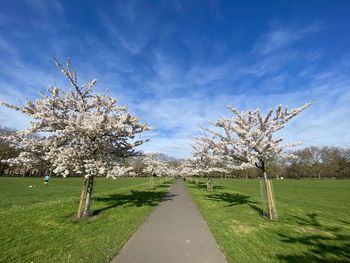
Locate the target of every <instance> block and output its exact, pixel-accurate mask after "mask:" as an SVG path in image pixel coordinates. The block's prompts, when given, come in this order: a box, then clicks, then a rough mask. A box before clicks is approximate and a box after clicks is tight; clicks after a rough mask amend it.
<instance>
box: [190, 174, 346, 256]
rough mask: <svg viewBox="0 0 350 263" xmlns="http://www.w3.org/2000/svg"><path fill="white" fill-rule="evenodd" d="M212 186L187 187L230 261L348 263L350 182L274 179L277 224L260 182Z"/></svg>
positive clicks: (231, 181)
mask: <svg viewBox="0 0 350 263" xmlns="http://www.w3.org/2000/svg"><path fill="white" fill-rule="evenodd" d="M213 181H214V188H215V186H216V188H215V189H214V191H213V192H207V191H206V188H205V187H206V186H205V182H204V181H202V182H201V184H200V186H199V187H198V186H197V185H195V184H194V183H187V186H188V189H189V190H190V192H191V194H192V197H193V200H194V201H195V203H196V205H197V206H198V208H199V209H200V212H201V214H202V215H203V217H204V219H205V221H206V222H207V224H208V226H209V228H210V230H211V231H212V233H213V235H214V237H215V239H216V240H217V242H218V244H219V246H220V248H221V250H222V251H223V252H224V253H225V255H226V258H227V260H228V262H232V263H233V262H240V263H241V262H350V180H344V181H338V180H300V181H298V180H278V181H277V180H274V181H273V185H274V190H275V196H276V202H277V210H278V213H279V219H278V221H276V222H269V221H268V220H266V219H265V218H263V217H262V216H261V198H260V186H259V180H253V179H252V180H249V179H248V180H235V179H217V180H213Z"/></svg>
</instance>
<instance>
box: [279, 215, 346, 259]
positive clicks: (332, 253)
mask: <svg viewBox="0 0 350 263" xmlns="http://www.w3.org/2000/svg"><path fill="white" fill-rule="evenodd" d="M294 218H295V219H296V221H297V222H296V223H297V224H298V225H300V226H302V227H303V229H304V231H303V233H302V234H299V235H295V234H294V236H290V235H288V236H287V235H284V234H280V233H279V234H278V236H279V237H280V239H281V241H282V242H284V243H286V244H300V245H303V246H304V247H306V248H307V251H305V252H303V253H302V254H299V255H294V254H291V255H278V258H279V260H281V261H282V262H350V236H349V235H347V234H344V233H342V228H340V227H333V226H326V225H322V224H321V223H320V222H319V221H318V219H317V214H315V213H312V214H307V217H306V218H302V217H297V216H295V217H294ZM307 232H309V233H307Z"/></svg>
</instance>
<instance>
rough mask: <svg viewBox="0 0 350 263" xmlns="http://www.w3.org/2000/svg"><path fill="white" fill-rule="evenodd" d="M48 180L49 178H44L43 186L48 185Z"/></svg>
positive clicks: (46, 176)
mask: <svg viewBox="0 0 350 263" xmlns="http://www.w3.org/2000/svg"><path fill="white" fill-rule="evenodd" d="M49 179H50V176H48V175H45V177H44V185H48V183H49Z"/></svg>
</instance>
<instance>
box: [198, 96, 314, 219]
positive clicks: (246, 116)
mask: <svg viewBox="0 0 350 263" xmlns="http://www.w3.org/2000/svg"><path fill="white" fill-rule="evenodd" d="M310 105H311V103H306V104H304V105H303V106H301V107H299V108H296V109H293V110H289V109H288V106H286V107H283V106H282V105H280V106H278V107H277V108H276V109H274V108H272V109H270V110H269V111H268V113H267V114H266V115H263V114H262V113H261V112H260V110H259V109H256V110H254V111H252V110H248V111H238V110H237V109H235V108H233V107H231V106H229V107H228V108H229V109H230V110H231V112H232V113H233V117H232V118H219V119H218V121H216V122H215V123H212V126H213V128H211V129H208V128H203V129H204V131H205V132H207V134H208V135H207V136H200V137H196V138H195V140H196V141H197V146H198V147H197V149H196V151H195V155H200V154H202V155H203V156H204V157H201V158H206V159H207V162H209V163H216V162H218V161H219V160H220V162H222V163H225V167H227V168H233V169H246V168H250V167H254V166H256V167H257V168H259V169H261V171H262V173H263V179H264V188H265V192H266V200H267V206H268V211H267V212H268V217H269V219H270V220H275V219H277V210H276V205H275V200H274V196H273V191H272V184H271V181H270V180H269V178H268V176H267V174H266V169H265V168H266V166H267V165H269V162H270V161H271V160H272V159H273V158H275V157H276V156H284V157H294V156H293V155H292V154H289V153H286V152H285V149H286V148H289V147H293V146H297V145H300V144H301V142H296V143H289V144H282V141H283V138H275V136H276V132H278V131H279V130H281V129H283V128H284V126H285V124H286V123H287V122H288V121H290V120H291V119H292V118H294V117H295V116H297V115H298V114H299V113H301V112H302V111H303V110H305V109H306V108H307V107H309V106H310Z"/></svg>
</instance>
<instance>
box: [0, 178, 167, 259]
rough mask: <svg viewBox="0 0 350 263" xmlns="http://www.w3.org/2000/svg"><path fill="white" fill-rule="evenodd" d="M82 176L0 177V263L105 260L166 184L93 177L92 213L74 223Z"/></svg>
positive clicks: (164, 188)
mask: <svg viewBox="0 0 350 263" xmlns="http://www.w3.org/2000/svg"><path fill="white" fill-rule="evenodd" d="M82 180H83V179H82V178H66V179H63V178H52V179H51V180H50V182H49V185H48V186H44V185H43V179H42V178H6V177H4V178H1V177H0V262H28V263H29V262H35V263H36V262H108V261H109V259H110V258H111V257H113V255H115V254H116V253H117V252H118V251H119V250H120V248H121V247H122V245H123V244H124V243H125V242H126V241H127V240H128V239H129V238H130V237H131V235H132V234H133V233H134V232H135V231H136V230H137V228H138V227H139V225H140V224H141V223H142V222H143V221H144V219H145V217H147V215H148V214H149V213H150V212H151V211H152V209H153V208H154V206H156V205H157V204H158V203H159V202H160V200H161V199H162V197H163V196H164V195H165V193H166V192H167V189H168V187H169V185H170V183H169V182H168V183H164V184H160V182H159V181H158V182H156V185H157V187H156V189H155V190H153V191H151V190H148V179H147V178H118V179H116V180H112V179H106V178H97V180H96V181H95V190H94V200H93V210H94V215H93V216H92V217H91V218H90V219H87V220H82V221H77V220H75V218H74V213H75V212H76V209H77V207H78V203H79V195H80V190H81V186H82ZM29 186H32V187H31V188H30V187H29Z"/></svg>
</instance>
